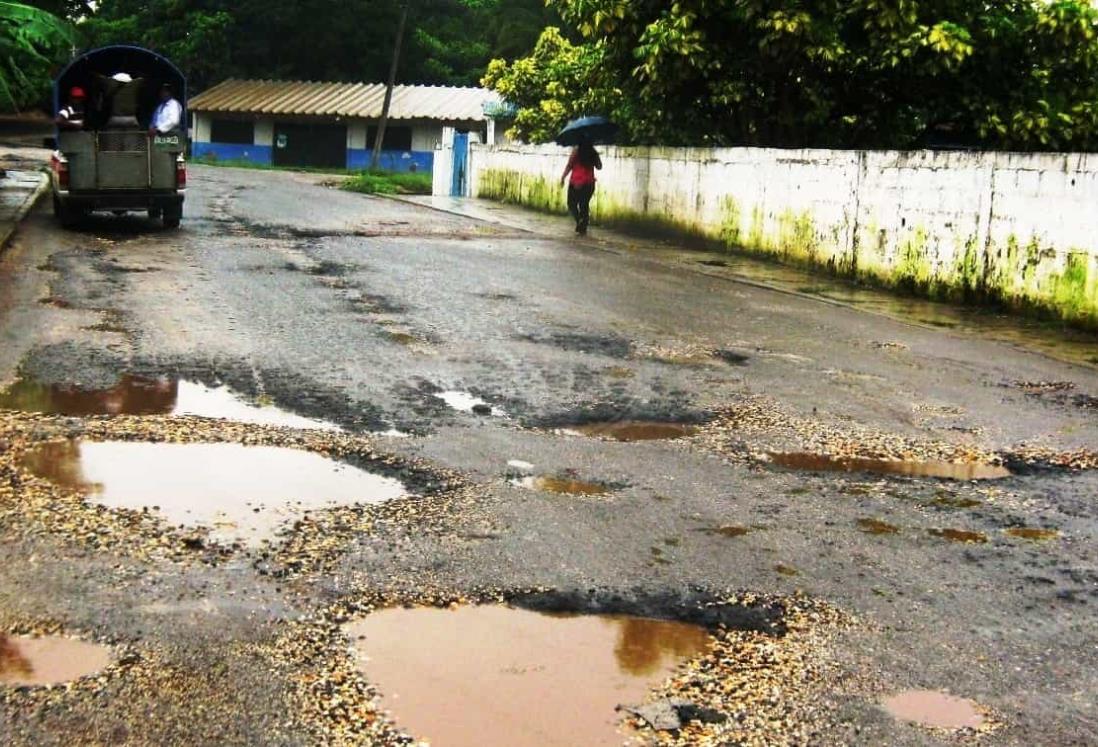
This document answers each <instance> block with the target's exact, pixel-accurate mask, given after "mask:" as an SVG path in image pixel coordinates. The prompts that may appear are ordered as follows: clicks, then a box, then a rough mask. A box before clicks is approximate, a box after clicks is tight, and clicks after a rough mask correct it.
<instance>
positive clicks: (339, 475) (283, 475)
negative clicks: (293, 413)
mask: <svg viewBox="0 0 1098 747" xmlns="http://www.w3.org/2000/svg"><path fill="white" fill-rule="evenodd" d="M23 466H24V467H26V468H27V469H28V470H30V471H31V472H33V473H34V474H35V475H37V476H39V477H42V478H45V479H47V480H50V481H51V482H53V483H55V484H57V485H60V486H62V487H65V488H69V489H72V490H76V491H79V492H81V493H83V494H84V495H85V497H86V498H87V500H89V501H92V502H94V503H99V504H101V505H104V506H107V507H108V508H121V509H135V510H142V509H147V510H149V511H154V512H156V513H157V514H159V515H160V516H161V517H162V518H163V519H164V520H165V521H166V522H167V523H169V524H171V525H173V526H177V525H184V526H192V527H205V528H209V530H210V538H211V539H213V540H215V541H218V542H236V541H239V542H241V543H243V544H245V545H248V546H253V547H254V546H257V545H259V544H262V543H263V542H264V541H265V540H272V539H274V538H275V537H276V535H277V533H278V531H279V530H280V529H282V528H283V527H284V526H286V525H287V524H290V523H292V522H293V521H294V520H295V519H296V518H299V517H300V516H301V515H302V514H303V513H304V512H305V511H307V510H311V509H325V508H331V507H335V506H341V505H350V504H376V503H381V502H384V501H388V500H392V499H395V498H399V497H402V496H404V495H406V494H407V492H406V490H405V488H404V486H403V485H401V483H399V482H397V481H396V480H393V479H391V478H388V477H382V476H380V475H375V474H372V473H370V472H366V471H364V470H361V469H358V468H357V467H353V466H351V465H348V464H344V463H341V462H336V461H332V460H330V459H326V458H324V457H322V456H320V455H318V454H313V453H311V452H308V451H301V450H298V449H287V448H277V447H272V446H242V445H240V444H231V443H220V444H153V443H138V442H121V441H113V442H112V441H108V442H93V441H83V442H82V441H64V442H57V443H48V444H43V445H41V446H39V447H38V448H36V449H33V450H31V451H29V452H28V453H27V454H26V455H25V456H24V458H23Z"/></svg>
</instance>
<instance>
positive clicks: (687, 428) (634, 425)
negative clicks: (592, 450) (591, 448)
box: [563, 420, 698, 441]
mask: <svg viewBox="0 0 1098 747" xmlns="http://www.w3.org/2000/svg"><path fill="white" fill-rule="evenodd" d="M563 432H564V433H568V434H577V435H583V436H594V437H596V438H609V439H613V440H614V441H661V440H670V439H676V438H685V437H687V436H692V435H694V434H695V433H697V432H698V429H697V428H696V427H695V426H692V425H685V424H683V423H657V422H645V421H640V420H623V421H621V422H617V423H587V424H585V425H572V426H569V427H568V428H567V429H564V430H563Z"/></svg>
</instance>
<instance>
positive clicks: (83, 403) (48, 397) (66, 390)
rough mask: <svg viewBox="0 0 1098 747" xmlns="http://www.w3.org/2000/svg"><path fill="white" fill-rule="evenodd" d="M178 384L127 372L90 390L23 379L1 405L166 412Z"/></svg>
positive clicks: (66, 411)
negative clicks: (109, 384)
mask: <svg viewBox="0 0 1098 747" xmlns="http://www.w3.org/2000/svg"><path fill="white" fill-rule="evenodd" d="M178 389H179V387H178V384H177V383H176V382H175V381H173V380H170V379H143V378H138V377H136V376H123V377H122V380H121V381H120V382H119V383H118V384H117V385H116V386H113V387H111V388H110V389H97V390H94V389H93V390H88V389H80V388H78V387H75V386H67V385H64V384H52V385H45V384H39V383H38V382H36V381H33V380H28V379H19V380H18V381H16V382H15V383H14V384H12V385H11V388H9V389H8V390H7V391H5V392H3V393H2V394H0V409H5V410H20V411H22V412H41V413H47V414H52V415H76V416H84V415H165V414H168V413H170V412H171V411H172V409H173V408H174V407H175V402H176V398H177V396H178Z"/></svg>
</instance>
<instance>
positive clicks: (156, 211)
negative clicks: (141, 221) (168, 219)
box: [149, 207, 164, 220]
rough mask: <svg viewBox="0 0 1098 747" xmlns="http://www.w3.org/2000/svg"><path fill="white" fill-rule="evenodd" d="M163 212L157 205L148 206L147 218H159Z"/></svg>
mask: <svg viewBox="0 0 1098 747" xmlns="http://www.w3.org/2000/svg"><path fill="white" fill-rule="evenodd" d="M163 214H164V211H163V210H161V209H160V208H158V207H152V208H149V220H160V216H161V215H163Z"/></svg>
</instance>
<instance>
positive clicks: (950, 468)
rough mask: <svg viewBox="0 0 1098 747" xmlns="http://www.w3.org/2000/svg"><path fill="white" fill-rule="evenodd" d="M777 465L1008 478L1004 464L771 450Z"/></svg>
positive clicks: (943, 476) (806, 469) (952, 477)
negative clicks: (840, 455)
mask: <svg viewBox="0 0 1098 747" xmlns="http://www.w3.org/2000/svg"><path fill="white" fill-rule="evenodd" d="M769 456H770V460H771V461H772V462H773V463H774V464H776V465H778V466H779V467H785V468H786V469H794V470H800V471H804V472H869V473H872V474H877V475H898V476H902V477H932V478H938V479H941V480H1000V479H1002V478H1004V477H1010V475H1011V473H1010V470H1008V469H1007V468H1006V467H1001V466H999V465H995V464H979V463H974V462H915V461H904V460H900V459H865V458H857V457H833V456H830V455H827V454H811V453H807V452H771V453H770V455H769Z"/></svg>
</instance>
